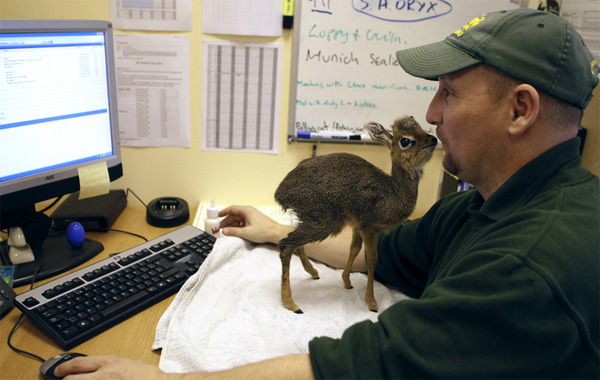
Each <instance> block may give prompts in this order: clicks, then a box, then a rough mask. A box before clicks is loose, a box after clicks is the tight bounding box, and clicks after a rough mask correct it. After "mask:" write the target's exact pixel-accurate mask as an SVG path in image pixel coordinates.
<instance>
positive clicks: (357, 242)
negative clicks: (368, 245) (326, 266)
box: [342, 228, 363, 289]
mask: <svg viewBox="0 0 600 380" xmlns="http://www.w3.org/2000/svg"><path fill="white" fill-rule="evenodd" d="M362 242H363V239H362V236H361V235H360V232H359V231H358V230H357V229H356V228H353V229H352V243H350V255H349V256H348V262H347V263H346V267H345V268H344V271H343V272H342V280H344V287H345V288H346V289H352V282H350V269H351V268H352V264H354V260H355V259H356V256H357V255H358V252H360V247H361V246H362Z"/></svg>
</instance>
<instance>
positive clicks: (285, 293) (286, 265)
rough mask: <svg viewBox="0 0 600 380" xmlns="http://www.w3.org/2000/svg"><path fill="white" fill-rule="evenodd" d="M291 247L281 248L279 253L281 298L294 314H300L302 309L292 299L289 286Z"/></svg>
mask: <svg viewBox="0 0 600 380" xmlns="http://www.w3.org/2000/svg"><path fill="white" fill-rule="evenodd" d="M292 252H293V249H283V250H282V251H281V252H280V253H279V258H280V259H281V300H282V301H283V304H284V305H285V307H286V308H288V309H289V310H291V311H293V312H294V313H296V314H302V310H300V308H299V307H298V305H296V303H294V300H293V299H292V288H291V287H290V260H291V258H292Z"/></svg>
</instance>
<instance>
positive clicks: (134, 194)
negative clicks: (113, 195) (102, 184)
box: [125, 187, 148, 207]
mask: <svg viewBox="0 0 600 380" xmlns="http://www.w3.org/2000/svg"><path fill="white" fill-rule="evenodd" d="M129 192H131V194H133V196H134V197H136V198H137V200H138V201H140V202H141V203H142V204H143V205H144V207H148V206H147V205H146V204H145V203H144V201H143V200H141V199H140V197H138V196H137V194H136V193H135V192H134V191H133V190H131V189H130V188H129V187H128V188H127V194H125V197H127V196H129Z"/></svg>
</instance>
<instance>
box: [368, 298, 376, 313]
mask: <svg viewBox="0 0 600 380" xmlns="http://www.w3.org/2000/svg"><path fill="white" fill-rule="evenodd" d="M369 310H371V311H372V312H373V313H377V302H375V301H373V302H369Z"/></svg>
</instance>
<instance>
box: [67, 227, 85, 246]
mask: <svg viewBox="0 0 600 380" xmlns="http://www.w3.org/2000/svg"><path fill="white" fill-rule="evenodd" d="M67 241H68V242H69V244H70V245H71V247H73V248H79V247H81V246H82V245H83V242H84V241H85V230H84V229H83V226H82V225H81V223H79V222H73V223H71V224H69V227H68V228H67Z"/></svg>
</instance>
